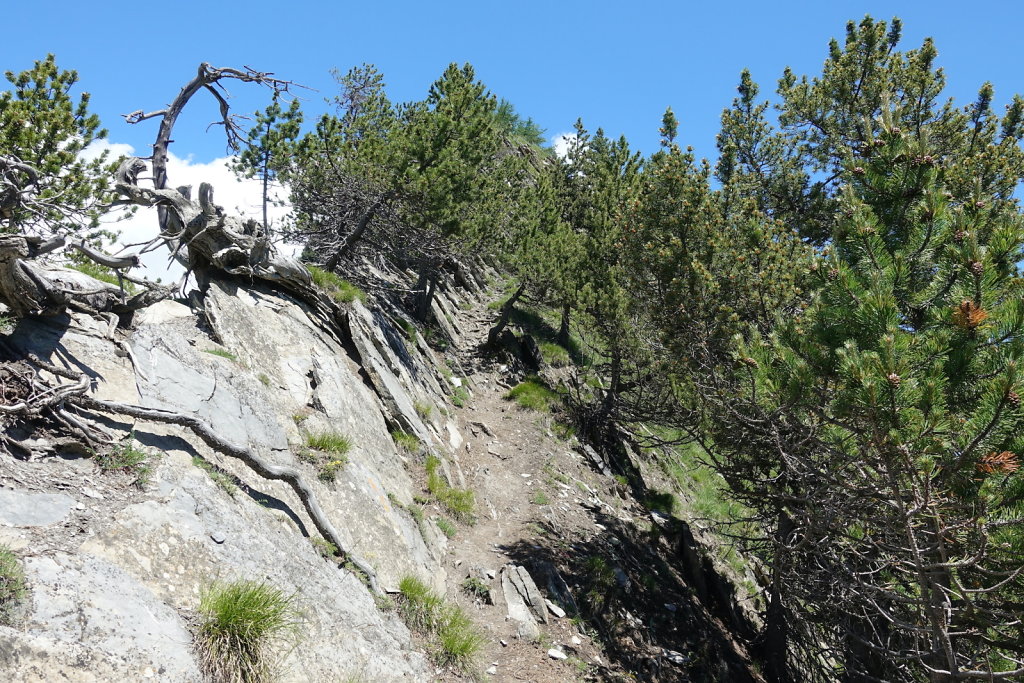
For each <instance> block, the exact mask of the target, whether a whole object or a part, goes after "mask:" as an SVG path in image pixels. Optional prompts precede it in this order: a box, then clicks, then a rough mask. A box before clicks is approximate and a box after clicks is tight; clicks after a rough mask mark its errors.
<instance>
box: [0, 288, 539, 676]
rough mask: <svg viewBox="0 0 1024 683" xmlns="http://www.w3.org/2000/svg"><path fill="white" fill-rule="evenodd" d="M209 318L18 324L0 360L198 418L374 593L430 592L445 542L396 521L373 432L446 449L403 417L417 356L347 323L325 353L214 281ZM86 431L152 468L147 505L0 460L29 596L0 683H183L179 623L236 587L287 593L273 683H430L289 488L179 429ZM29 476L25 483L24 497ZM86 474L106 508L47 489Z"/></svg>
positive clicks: (412, 394)
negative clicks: (270, 471) (364, 570)
mask: <svg viewBox="0 0 1024 683" xmlns="http://www.w3.org/2000/svg"><path fill="white" fill-rule="evenodd" d="M205 305H206V307H207V309H208V310H209V311H210V312H211V314H210V316H209V323H210V325H209V327H208V328H206V327H204V321H203V320H202V319H201V318H200V317H199V316H198V315H197V313H196V312H194V311H192V310H191V309H189V308H188V307H187V306H185V305H183V304H182V303H179V302H171V301H168V302H162V303H161V304H159V305H158V306H155V307H153V308H151V309H149V310H148V311H145V312H142V313H140V314H139V315H138V316H137V320H136V324H137V327H136V329H135V330H133V331H132V332H131V333H130V335H129V336H128V338H127V339H125V338H123V337H122V338H120V339H119V340H116V341H114V340H110V339H109V338H107V337H106V331H105V330H104V329H103V327H102V326H101V325H97V324H96V323H95V322H94V321H92V320H90V319H87V318H78V317H75V318H73V319H64V320H63V321H56V322H55V321H53V320H50V321H41V322H36V321H31V320H25V321H22V324H21V325H20V326H19V327H20V328H21V329H19V331H18V334H17V335H15V336H12V338H11V339H12V345H14V346H16V347H18V348H19V349H20V350H21V351H22V352H32V353H36V354H37V355H39V356H41V357H43V358H46V359H50V360H51V361H52V362H54V363H60V364H63V365H65V366H67V367H72V368H75V369H77V370H80V371H84V372H86V373H87V374H89V375H90V376H91V377H92V378H93V379H94V380H95V382H94V385H95V392H96V396H97V397H99V398H103V399H109V400H115V401H123V402H126V403H132V404H139V405H144V406H147V407H153V408H163V409H167V410H173V411H178V412H185V413H191V414H194V415H197V416H199V417H201V418H202V419H203V420H205V421H206V422H208V423H209V424H211V425H212V426H213V427H214V429H215V430H216V431H217V433H218V434H219V435H221V436H223V437H226V438H227V439H229V440H231V441H234V442H236V443H239V444H245V445H248V446H249V447H250V448H252V449H253V450H255V451H257V452H259V453H260V455H261V456H262V457H264V458H266V459H267V460H268V461H270V462H272V463H275V464H282V465H290V466H295V467H298V468H299V469H300V471H301V472H302V474H303V477H304V478H305V479H306V480H307V481H308V482H309V483H310V484H311V486H312V487H313V489H314V492H315V495H316V497H317V499H318V500H319V501H320V504H321V506H322V507H323V509H324V511H325V513H326V515H327V516H328V517H329V518H330V519H331V522H332V524H333V525H334V526H335V528H336V529H337V530H338V531H339V534H340V535H341V537H342V538H343V540H344V541H345V543H346V544H347V545H348V546H349V548H350V549H351V550H352V551H353V552H355V553H356V554H358V555H359V556H360V557H361V558H363V559H364V560H365V561H366V562H367V563H368V564H370V565H371V566H372V567H373V568H374V570H375V571H376V572H377V574H378V579H379V581H380V583H381V586H382V587H383V588H384V589H385V590H388V589H394V588H396V587H397V585H398V582H399V580H400V579H401V578H402V577H403V576H404V575H407V574H415V575H418V576H420V577H422V578H424V579H428V580H429V582H430V583H432V584H433V585H434V586H435V588H436V587H439V586H443V583H444V571H443V569H442V568H441V564H440V554H441V547H442V545H443V539H440V537H439V536H438V535H436V534H430V533H428V534H426V536H425V535H424V533H423V532H421V530H420V529H419V527H418V525H417V524H416V522H415V521H414V520H413V519H412V518H411V517H410V515H409V514H408V513H407V512H406V511H404V510H403V509H402V506H403V505H405V504H408V503H410V502H411V501H412V496H413V493H414V491H413V484H412V480H411V478H410V476H409V475H408V473H407V472H406V463H405V456H404V455H403V454H401V453H400V452H399V451H398V450H397V449H396V447H395V445H394V442H393V440H392V438H391V436H390V434H389V428H394V426H393V425H394V424H395V422H399V423H401V424H408V425H409V426H410V427H411V428H412V430H413V431H414V433H417V434H419V433H422V435H423V437H426V438H427V439H433V441H434V443H436V444H438V445H439V446H441V447H444V444H443V443H441V442H440V439H439V438H438V434H437V432H436V430H435V429H434V428H433V427H431V426H428V425H426V424H424V423H423V421H422V420H421V419H420V418H419V416H418V415H417V414H416V411H415V408H414V402H415V401H420V400H422V401H427V402H431V401H433V400H435V398H433V397H436V392H437V391H438V390H437V388H436V386H437V382H436V379H435V378H434V377H433V372H431V371H429V370H430V369H429V367H428V365H429V362H430V361H429V360H428V359H427V358H426V357H425V356H423V355H422V354H421V352H420V351H419V350H418V349H417V348H409V349H406V348H404V347H403V348H401V349H399V350H396V348H395V340H398V339H399V338H400V335H399V333H398V332H396V330H395V329H394V328H392V327H389V326H390V323H389V321H388V320H387V318H386V317H384V316H378V315H374V314H371V313H370V312H369V311H366V309H362V307H361V306H358V307H357V308H358V309H361V310H357V313H356V315H357V316H358V319H359V323H358V325H355V326H354V327H355V328H356V329H355V330H354V331H353V336H355V337H357V339H349V340H339V339H337V338H336V337H335V336H334V335H333V334H332V333H331V332H330V330H329V329H327V328H326V327H325V326H324V325H323V324H322V322H319V321H317V320H316V319H315V317H314V316H313V315H311V314H310V312H309V310H308V309H307V308H306V307H305V306H304V305H303V304H300V303H298V302H297V301H295V300H293V299H291V298H289V297H287V296H283V295H279V294H275V293H273V292H272V291H270V290H268V289H263V288H259V287H254V288H250V289H243V288H241V287H239V286H237V285H234V284H224V283H216V282H215V283H213V284H212V285H211V287H210V289H209V291H208V293H207V295H206V300H205ZM204 330H208V331H204ZM211 333H212V334H211ZM346 345H347V346H348V350H346ZM353 349H355V350H356V351H357V352H358V355H352V350H353ZM210 350H220V351H223V352H225V353H227V354H230V355H231V356H233V358H231V357H224V356H223V355H214V354H211V353H209V351H210ZM360 363H361V364H362V366H363V367H362V368H361V367H360ZM365 368H371V369H372V371H370V370H365ZM367 376H368V377H369V380H368V379H366V377H367ZM395 413H400V414H402V415H404V416H405V421H404V422H402V421H400V420H395V415H394V414H395ZM102 419H104V420H105V425H106V427H107V428H108V429H111V430H113V431H115V432H117V433H120V434H122V435H125V436H127V435H128V433H129V432H131V433H133V435H134V439H135V441H136V443H137V444H138V445H139V447H140V448H142V449H144V450H145V451H146V452H147V453H149V454H150V455H151V457H152V463H153V472H152V475H151V481H150V483H149V484H147V485H146V486H145V488H143V489H139V488H136V487H131V486H130V483H129V481H128V480H125V481H123V482H122V483H121V484H120V485H119V486H120V488H119V489H116V490H114V489H113V488H111V487H116V486H118V485H117V484H113V483H112V482H113V481H114V480H111V479H109V476H110V475H100V474H99V473H98V472H97V471H96V470H95V467H94V465H93V464H92V463H91V462H90V461H89V460H87V459H71V460H65V459H63V458H48V459H43V460H39V461H36V462H32V463H25V462H20V461H14V460H13V459H12V458H10V456H7V455H2V454H0V532H2V533H0V540H3V539H7V538H12V537H16V538H17V539H18V552H19V553H20V554H21V555H23V556H26V561H25V562H24V565H25V571H26V575H27V579H28V583H29V587H30V592H31V594H30V597H29V599H28V601H27V605H26V608H25V610H24V612H25V614H24V617H23V618H22V620H21V621H20V622H19V623H18V624H16V626H15V627H6V626H0V680H12V681H13V680H17V681H52V680H72V681H112V680H126V681H127V680H131V681H141V680H160V681H199V680H200V672H199V670H198V668H197V664H196V659H195V655H194V652H193V650H192V647H193V646H192V635H191V631H190V623H192V622H191V621H190V620H192V619H194V618H195V610H196V608H197V606H198V604H199V595H200V591H201V590H202V588H203V587H204V586H205V585H208V584H209V583H210V582H212V581H231V580H238V579H247V580H258V581H265V582H267V583H270V584H272V585H273V586H275V587H277V588H280V589H281V590H283V591H284V592H285V593H286V594H289V595H294V597H295V602H296V606H297V607H298V608H299V609H300V611H301V612H302V615H303V618H302V626H301V632H300V639H301V640H300V644H299V646H298V647H295V648H293V649H291V650H290V651H289V652H288V653H287V658H286V660H285V666H284V669H283V671H284V673H283V676H282V677H283V680H293V681H321V680H323V681H328V680H344V679H345V678H346V677H352V678H354V679H360V680H373V681H418V680H429V679H430V678H431V671H432V669H431V668H430V666H429V663H428V662H427V661H426V658H425V656H424V655H423V654H422V653H420V652H417V651H416V649H415V648H414V647H413V644H412V642H411V638H410V634H409V632H408V630H407V629H406V627H405V626H404V625H403V624H402V623H401V622H400V621H399V620H398V618H397V617H396V616H394V615H393V614H387V613H382V612H379V611H378V610H377V609H376V608H375V605H374V601H373V599H372V596H371V595H370V593H369V591H368V590H367V589H366V588H365V587H364V586H363V584H362V583H361V582H360V580H359V579H358V577H357V576H356V575H355V574H353V573H351V572H349V571H347V570H345V569H344V568H341V567H338V566H337V564H336V563H333V562H330V561H326V560H324V558H323V557H321V556H320V554H319V553H318V552H317V550H316V548H315V547H314V546H313V544H312V543H311V540H310V537H312V538H318V534H317V533H316V531H315V527H314V526H313V524H312V523H311V520H309V519H308V518H307V517H306V515H305V513H304V507H303V506H302V504H301V502H300V501H299V500H298V498H297V497H296V496H295V494H294V492H293V491H292V489H291V488H289V487H288V486H287V485H286V484H284V483H281V482H277V481H269V480H265V479H262V478H261V477H259V476H257V475H255V474H254V473H253V472H252V471H251V470H249V469H248V468H247V467H246V466H245V465H244V464H242V463H241V462H238V461H236V460H233V459H230V458H226V457H224V456H222V455H220V454H218V453H215V452H213V451H211V450H210V449H209V448H208V447H206V445H205V444H203V443H202V442H200V441H199V440H198V439H197V438H196V437H194V436H193V435H192V434H191V433H190V432H188V431H186V430H183V429H179V428H177V427H172V426H162V425H155V424H150V423H147V422H144V421H138V422H135V423H134V424H131V423H129V422H127V421H125V420H124V418H116V417H115V418H102ZM389 419H391V420H392V422H391V423H390V424H389V422H388V420H389ZM319 431H325V432H336V433H340V434H344V435H345V436H346V437H348V438H349V440H350V441H351V443H352V448H351V450H350V451H349V452H348V454H347V459H348V463H347V465H345V467H344V468H343V469H342V470H341V471H340V472H339V473H338V474H337V477H336V479H335V480H334V481H332V482H322V481H320V480H319V479H318V477H317V470H316V468H315V466H314V465H311V464H308V463H306V462H305V461H303V460H302V459H300V458H298V457H297V454H299V453H300V452H301V451H302V450H303V449H305V448H306V436H307V435H308V434H310V433H314V432H319ZM446 436H447V435H446ZM447 440H448V439H447V438H446V439H445V441H447ZM203 461H205V462H206V463H209V464H211V465H213V466H215V467H216V468H218V469H219V470H220V471H222V472H223V473H225V474H226V475H228V476H229V477H233V478H234V481H235V484H236V490H235V491H234V493H233V495H232V494H229V492H228V491H227V490H225V489H224V488H221V487H219V486H218V485H217V484H216V483H215V481H214V480H213V479H212V478H211V476H210V474H209V473H208V472H206V471H204V470H202V469H200V468H199V467H197V465H196V463H197V462H199V463H202V462H203ZM26 468H28V469H26ZM29 470H30V471H31V474H32V476H33V477H34V479H32V485H31V486H28V485H25V484H22V483H20V482H21V477H22V475H24V473H25V472H26V471H29ZM83 471H88V472H89V474H90V476H91V477H92V478H93V480H95V481H101V480H102V483H103V485H102V486H100V488H102V490H103V493H100V492H98V491H97V490H96V485H92V484H88V483H87V482H82V485H81V486H78V485H72V486H68V485H67V484H66V483H62V484H60V485H59V486H58V485H57V483H56V482H68V481H71V482H78V481H79V480H80V479H81V473H82V472H83ZM111 491H114V493H111ZM55 530H60V533H56V532H55ZM40 550H41V551H42V552H38V551H40ZM534 590H535V588H534Z"/></svg>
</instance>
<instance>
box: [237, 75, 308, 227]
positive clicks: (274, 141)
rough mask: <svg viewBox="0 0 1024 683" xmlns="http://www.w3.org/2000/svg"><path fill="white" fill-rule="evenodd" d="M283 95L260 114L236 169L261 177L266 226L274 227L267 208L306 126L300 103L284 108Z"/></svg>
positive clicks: (295, 101) (240, 154)
mask: <svg viewBox="0 0 1024 683" xmlns="http://www.w3.org/2000/svg"><path fill="white" fill-rule="evenodd" d="M279 99H280V94H279V93H276V92H275V93H274V98H273V102H271V103H270V105H269V106H267V108H266V109H265V110H263V111H260V112H256V123H255V124H254V125H253V126H252V128H250V130H249V134H248V137H247V139H246V141H245V143H246V144H245V146H244V147H243V149H242V151H241V152H240V153H239V154H238V156H237V157H236V158H235V160H234V163H233V164H232V170H233V171H234V172H235V173H236V174H238V175H240V176H243V177H246V178H259V179H260V182H261V184H262V190H263V191H262V198H263V206H262V208H263V226H264V227H265V228H267V229H269V228H270V225H269V222H268V221H269V219H268V218H267V207H268V206H269V204H270V203H271V202H272V201H273V199H272V198H271V196H270V186H271V184H272V183H274V182H275V181H276V180H277V179H278V177H279V175H280V174H281V172H282V171H284V172H287V169H288V167H289V166H290V164H291V163H292V155H293V154H294V153H295V148H296V144H295V141H296V139H297V138H298V136H299V128H300V127H301V125H302V112H301V110H300V108H299V101H298V100H292V102H291V104H290V105H289V106H288V109H281V103H280V102H279Z"/></svg>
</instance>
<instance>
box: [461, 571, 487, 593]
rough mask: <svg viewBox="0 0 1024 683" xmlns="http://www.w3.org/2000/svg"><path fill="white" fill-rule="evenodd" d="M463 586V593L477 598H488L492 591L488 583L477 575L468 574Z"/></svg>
mask: <svg viewBox="0 0 1024 683" xmlns="http://www.w3.org/2000/svg"><path fill="white" fill-rule="evenodd" d="M461 587H462V592H463V593H465V594H466V595H472V596H473V597H477V598H486V597H487V596H488V595H489V594H490V592H491V589H490V588H489V587H488V586H487V584H486V583H484V582H483V581H482V580H481V579H478V578H477V577H475V576H467V577H466V579H465V580H464V581H463V582H462V584H461Z"/></svg>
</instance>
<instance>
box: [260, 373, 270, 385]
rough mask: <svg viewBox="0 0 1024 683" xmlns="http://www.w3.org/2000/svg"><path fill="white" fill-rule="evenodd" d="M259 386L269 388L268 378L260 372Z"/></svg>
mask: <svg viewBox="0 0 1024 683" xmlns="http://www.w3.org/2000/svg"><path fill="white" fill-rule="evenodd" d="M259 380H260V384H262V385H263V386H265V387H268V388H269V387H270V378H269V377H267V375H266V373H263V372H261V373H260V375H259Z"/></svg>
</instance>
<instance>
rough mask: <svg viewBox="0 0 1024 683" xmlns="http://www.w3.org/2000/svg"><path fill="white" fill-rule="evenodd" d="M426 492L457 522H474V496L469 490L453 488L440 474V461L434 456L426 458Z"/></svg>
mask: <svg viewBox="0 0 1024 683" xmlns="http://www.w3.org/2000/svg"><path fill="white" fill-rule="evenodd" d="M426 469H427V490H428V491H430V493H431V494H432V495H433V496H434V497H435V498H436V499H437V501H438V502H439V503H441V504H442V505H444V506H445V507H446V508H448V512H450V513H451V514H452V516H454V517H455V518H456V519H457V520H459V521H461V522H465V523H467V524H472V523H474V522H475V521H476V518H475V516H474V511H475V510H476V496H475V495H473V492H472V491H470V490H469V489H457V488H453V487H452V486H450V485H449V484H448V482H447V481H446V480H445V478H444V475H443V474H442V473H441V460H440V459H439V458H438V457H437V456H436V455H429V456H427V461H426Z"/></svg>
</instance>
